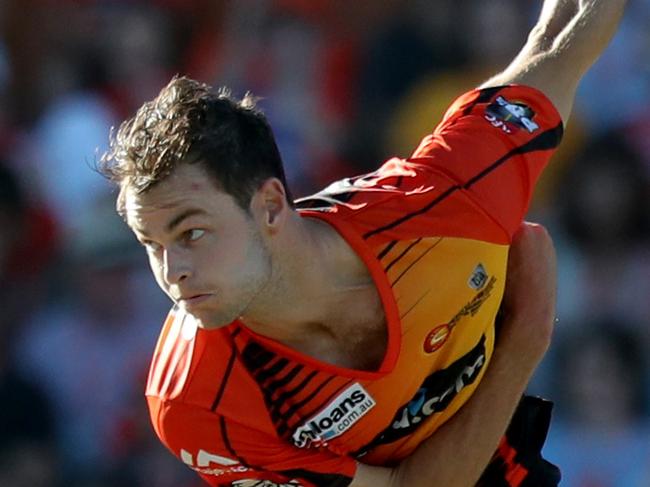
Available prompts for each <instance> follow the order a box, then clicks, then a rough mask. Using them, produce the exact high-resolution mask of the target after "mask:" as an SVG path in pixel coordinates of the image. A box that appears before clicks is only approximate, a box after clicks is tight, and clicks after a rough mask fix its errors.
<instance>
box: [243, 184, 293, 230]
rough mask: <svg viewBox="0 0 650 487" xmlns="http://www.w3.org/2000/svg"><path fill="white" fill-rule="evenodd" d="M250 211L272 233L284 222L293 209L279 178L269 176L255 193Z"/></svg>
mask: <svg viewBox="0 0 650 487" xmlns="http://www.w3.org/2000/svg"><path fill="white" fill-rule="evenodd" d="M250 211H251V213H252V215H253V216H254V218H255V220H256V221H257V222H258V223H259V224H260V225H261V226H262V227H263V228H266V229H268V230H269V231H270V232H271V233H275V232H277V231H278V229H279V228H280V227H281V226H282V225H283V224H284V221H285V220H286V218H287V214H288V212H289V211H291V209H290V207H289V203H288V202H287V193H286V191H285V189H284V185H283V184H282V182H281V181H280V180H279V179H278V178H269V179H267V180H266V181H264V182H263V183H262V184H261V185H260V187H259V188H258V189H257V191H255V193H253V197H252V198H251V203H250Z"/></svg>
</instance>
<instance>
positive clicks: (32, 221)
mask: <svg viewBox="0 0 650 487" xmlns="http://www.w3.org/2000/svg"><path fill="white" fill-rule="evenodd" d="M35 216H36V213H35V211H34V210H33V209H32V208H30V207H29V206H28V203H27V202H26V201H25V196H24V193H23V191H22V190H21V188H20V186H19V184H18V181H17V179H16V177H15V176H14V174H13V173H12V172H10V171H9V169H8V168H6V167H5V166H4V165H2V164H0V229H2V231H0V309H2V313H0V404H2V414H0V485H2V486H3V487H21V486H35V487H41V486H42V487H49V486H50V485H53V482H55V477H56V468H55V466H56V463H55V460H56V450H55V449H54V441H53V440H54V427H55V424H54V420H55V418H54V414H53V408H52V404H51V401H50V400H49V398H48V397H47V395H46V393H45V391H44V389H43V388H42V387H41V385H40V383H38V382H35V381H33V380H30V379H28V378H27V377H25V376H24V374H21V373H20V371H19V370H17V368H16V366H15V363H14V362H13V361H12V357H11V346H12V344H13V340H14V338H15V335H16V333H17V332H18V331H19V330H20V328H21V327H22V326H23V325H24V323H25V321H26V320H27V317H28V313H29V311H30V309H31V308H32V307H33V306H34V305H36V304H37V303H38V302H39V301H38V300H39V297H40V296H41V293H40V292H39V291H41V290H42V287H41V286H39V285H38V283H37V282H35V275H36V272H38V271H43V268H44V266H45V265H46V262H47V258H48V256H50V250H51V248H49V247H48V243H51V240H50V241H49V242H48V239H47V238H44V239H43V240H42V241H40V242H39V241H38V239H37V238H35V237H38V236H39V232H41V231H42V230H43V229H42V228H39V227H38V223H39V222H40V221H41V220H40V219H39V218H35ZM40 236H47V231H46V232H45V234H43V233H40ZM26 250H28V251H31V252H30V253H27V252H25V251H26ZM30 254H31V255H30ZM30 259H32V260H31V261H30Z"/></svg>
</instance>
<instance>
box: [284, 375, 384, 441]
mask: <svg viewBox="0 0 650 487" xmlns="http://www.w3.org/2000/svg"><path fill="white" fill-rule="evenodd" d="M373 407H375V400H374V399H373V398H372V397H371V396H370V394H368V392H367V391H366V390H365V389H364V388H363V387H361V385H360V384H358V383H355V384H352V385H351V386H350V387H348V388H347V389H346V390H344V391H343V392H342V393H341V394H339V395H338V396H337V397H336V398H335V399H334V400H333V401H331V402H330V403H329V404H328V405H327V407H325V409H323V410H322V411H321V412H319V413H318V414H316V415H314V416H312V417H311V418H309V419H308V420H307V421H305V423H304V424H303V425H302V426H300V427H299V428H298V429H296V431H295V432H294V433H293V442H294V444H295V445H296V446H297V447H300V448H304V447H308V446H314V447H316V446H325V445H327V442H328V441H329V440H331V439H332V438H336V437H337V436H340V435H342V434H343V433H345V432H346V431H347V430H349V429H350V428H351V427H352V426H353V425H354V424H355V423H356V422H357V421H359V420H360V419H361V418H362V417H363V416H364V415H365V414H366V413H367V412H368V411H370V410H371V409H372V408H373Z"/></svg>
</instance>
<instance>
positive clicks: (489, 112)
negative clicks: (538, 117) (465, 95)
mask: <svg viewBox="0 0 650 487" xmlns="http://www.w3.org/2000/svg"><path fill="white" fill-rule="evenodd" d="M533 118H535V112H534V111H533V109H532V108H530V107H529V106H528V105H525V104H523V103H518V102H514V103H513V102H510V101H508V100H506V99H505V98H504V97H502V96H499V97H497V99H496V100H495V101H494V102H493V103H491V104H490V105H488V107H487V108H486V110H485V119H486V120H487V121H488V122H490V123H491V124H492V125H493V126H494V127H496V128H500V129H501V130H503V131H504V132H505V133H506V134H514V133H515V132H517V131H519V130H520V129H524V130H527V131H528V132H529V133H531V134H532V133H533V132H535V131H536V130H537V129H538V128H539V125H537V124H536V123H535V122H534V121H533Z"/></svg>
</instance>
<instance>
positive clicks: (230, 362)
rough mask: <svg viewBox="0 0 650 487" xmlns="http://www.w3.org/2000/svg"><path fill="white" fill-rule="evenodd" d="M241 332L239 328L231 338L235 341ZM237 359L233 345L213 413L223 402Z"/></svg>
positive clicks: (213, 405)
mask: <svg viewBox="0 0 650 487" xmlns="http://www.w3.org/2000/svg"><path fill="white" fill-rule="evenodd" d="M239 331H240V330H239V328H237V329H236V330H235V331H234V332H232V333H231V334H230V338H231V339H233V340H234V339H235V337H236V336H237V335H238V334H239ZM235 357H237V349H236V348H235V346H234V345H233V347H232V352H231V353H230V358H229V359H228V365H227V366H226V372H225V373H224V374H223V379H221V385H220V386H219V390H218V391H217V396H216V397H215V398H214V401H213V402H212V407H211V408H210V410H211V411H215V410H216V409H217V406H218V405H219V402H221V398H222V397H223V393H224V392H225V390H226V384H227V383H228V379H230V374H231V373H232V368H233V365H235Z"/></svg>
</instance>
